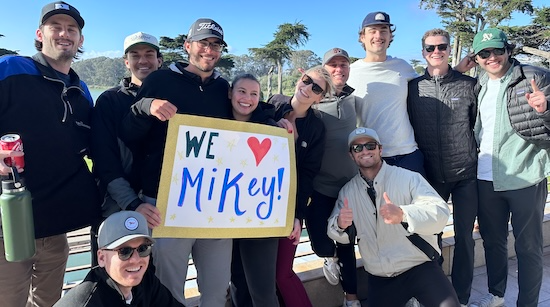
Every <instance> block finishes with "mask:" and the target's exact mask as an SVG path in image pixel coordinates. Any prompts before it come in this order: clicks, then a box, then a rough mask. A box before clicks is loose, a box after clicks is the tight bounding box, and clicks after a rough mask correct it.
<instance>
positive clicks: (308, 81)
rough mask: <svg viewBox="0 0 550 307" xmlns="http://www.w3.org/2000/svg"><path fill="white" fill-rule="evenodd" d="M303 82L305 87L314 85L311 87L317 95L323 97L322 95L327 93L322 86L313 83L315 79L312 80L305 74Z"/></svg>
mask: <svg viewBox="0 0 550 307" xmlns="http://www.w3.org/2000/svg"><path fill="white" fill-rule="evenodd" d="M302 82H304V84H305V85H310V84H313V85H312V86H311V90H312V91H313V93H315V94H317V95H321V93H322V92H324V91H325V90H324V89H323V88H322V87H321V86H319V84H317V83H315V82H313V79H311V77H310V76H308V75H305V74H304V75H303V76H302Z"/></svg>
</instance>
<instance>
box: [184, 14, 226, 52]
mask: <svg viewBox="0 0 550 307" xmlns="http://www.w3.org/2000/svg"><path fill="white" fill-rule="evenodd" d="M209 37H215V38H219V39H220V40H221V41H222V44H224V45H225V46H227V43H225V41H224V40H223V29H222V27H221V26H220V24H219V23H217V22H215V21H214V20H212V19H209V18H199V19H197V21H195V22H194V23H193V24H192V25H191V28H189V33H188V34H187V39H188V40H189V41H200V40H203V39H205V38H209Z"/></svg>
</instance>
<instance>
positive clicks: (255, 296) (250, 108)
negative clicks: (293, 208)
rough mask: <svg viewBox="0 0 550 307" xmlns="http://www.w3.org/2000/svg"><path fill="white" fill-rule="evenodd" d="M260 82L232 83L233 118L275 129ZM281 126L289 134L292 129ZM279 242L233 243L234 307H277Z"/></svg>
mask: <svg viewBox="0 0 550 307" xmlns="http://www.w3.org/2000/svg"><path fill="white" fill-rule="evenodd" d="M260 91H261V89H260V82H258V80H257V79H256V78H255V77H254V76H253V75H251V74H243V75H239V76H237V77H235V79H233V82H232V85H231V89H230V91H229V99H231V108H232V112H233V118H234V119H236V120H239V121H246V122H253V123H258V124H268V125H272V126H277V124H278V123H277V122H276V121H275V120H274V119H273V117H274V115H275V108H274V106H273V105H270V104H266V103H264V102H260ZM280 125H281V126H283V127H284V128H286V129H287V130H288V131H289V133H292V130H293V129H292V125H291V124H290V123H289V122H288V121H287V120H284V119H283V120H282V122H281V124H280ZM278 244H279V238H247V239H234V240H233V259H232V261H231V288H230V289H231V302H232V305H233V306H235V307H242V306H244V307H248V306H256V307H278V306H279V300H278V298H277V289H276V284H275V265H276V262H277V246H278Z"/></svg>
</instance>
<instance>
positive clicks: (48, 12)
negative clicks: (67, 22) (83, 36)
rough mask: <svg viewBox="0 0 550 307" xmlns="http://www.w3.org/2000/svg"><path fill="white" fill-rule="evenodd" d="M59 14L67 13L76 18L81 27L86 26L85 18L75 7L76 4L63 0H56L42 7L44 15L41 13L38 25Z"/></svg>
mask: <svg viewBox="0 0 550 307" xmlns="http://www.w3.org/2000/svg"><path fill="white" fill-rule="evenodd" d="M57 14H66V15H69V16H71V17H72V18H74V20H76V23H77V24H78V26H79V27H80V29H82V28H84V19H82V16H80V12H79V11H78V10H77V9H75V7H74V6H72V5H70V4H68V3H66V2H63V1H56V2H52V3H48V4H46V5H44V7H43V8H42V15H40V23H39V24H38V25H39V26H41V25H43V24H44V22H45V21H46V20H47V19H48V18H50V17H52V16H53V15H57Z"/></svg>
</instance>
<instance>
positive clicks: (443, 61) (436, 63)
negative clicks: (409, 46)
mask: <svg viewBox="0 0 550 307" xmlns="http://www.w3.org/2000/svg"><path fill="white" fill-rule="evenodd" d="M442 44H447V49H446V50H440V49H439V47H437V46H439V45H442ZM428 45H431V46H436V47H435V48H434V51H432V52H428V51H426V48H425V46H428ZM442 49H443V48H442ZM450 51H451V48H450V46H449V42H448V41H447V38H446V37H445V36H442V35H436V36H428V37H426V39H425V40H424V46H423V48H422V56H423V57H424V58H425V59H426V63H427V64H428V67H431V68H439V69H444V68H445V67H447V65H449V55H450Z"/></svg>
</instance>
